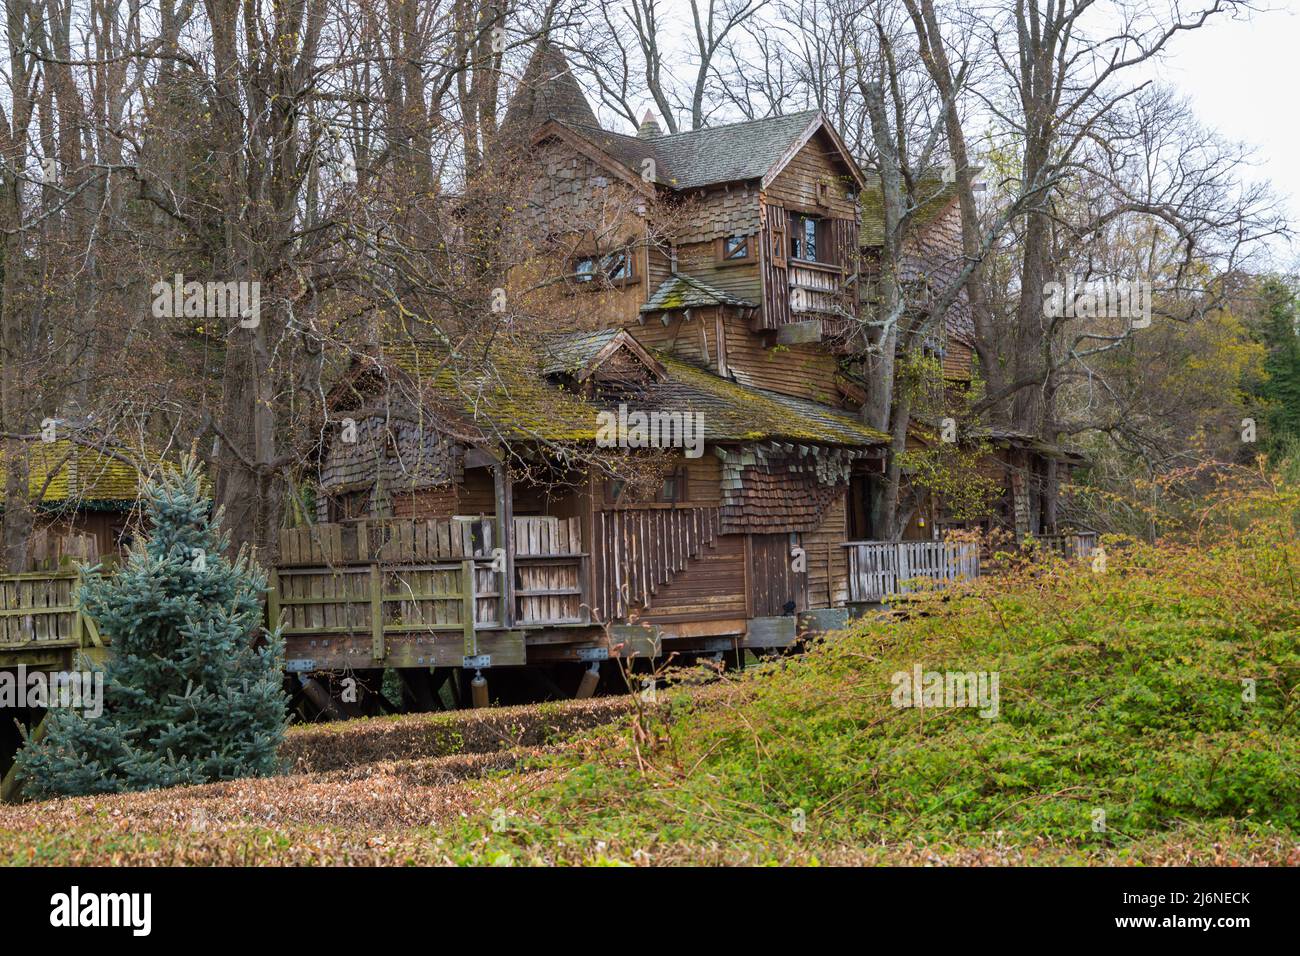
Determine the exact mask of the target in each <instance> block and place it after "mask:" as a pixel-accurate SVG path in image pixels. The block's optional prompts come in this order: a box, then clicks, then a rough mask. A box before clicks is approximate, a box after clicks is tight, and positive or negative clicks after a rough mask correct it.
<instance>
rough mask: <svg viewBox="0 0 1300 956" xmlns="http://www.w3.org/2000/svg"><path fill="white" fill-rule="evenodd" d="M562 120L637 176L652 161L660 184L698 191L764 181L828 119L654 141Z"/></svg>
mask: <svg viewBox="0 0 1300 956" xmlns="http://www.w3.org/2000/svg"><path fill="white" fill-rule="evenodd" d="M562 122H564V124H565V126H566V127H567V128H569V129H571V130H572V131H573V132H575V133H577V134H578V135H580V136H582V137H583V138H584V139H586V140H587V141H588V142H590V143H591V144H593V145H594V146H597V147H599V148H600V149H602V150H604V151H605V152H606V153H608V154H609V155H610V156H611V157H612V158H613V159H615V160H617V161H618V162H619V163H621V164H623V165H624V166H626V167H628V168H629V169H631V170H632V171H634V172H635V173H637V174H638V175H640V174H641V173H642V170H643V165H642V164H643V163H644V161H645V160H646V159H653V160H654V161H655V168H654V172H655V181H656V182H658V183H660V184H661V185H665V186H671V187H673V188H675V189H698V188H700V187H702V186H711V185H714V184H717V183H731V182H743V181H746V180H751V179H762V178H763V177H764V176H766V175H768V174H769V173H771V172H772V170H773V169H775V168H777V166H778V165H779V164H780V162H781V160H782V159H785V158H786V157H787V156H789V155H791V153H792V150H793V148H794V147H795V146H796V145H797V144H798V143H799V142H800V141H801V140H802V139H804V138H805V137H807V136H808V135H810V130H811V129H812V128H813V126H814V125H815V124H819V123H821V122H823V118H822V115H821V113H820V112H819V111H817V110H804V111H803V112H800V113H787V114H786V115H784V116H769V117H766V118H764V119H756V120H747V121H746V122H743V123H729V124H727V125H726V126H711V127H707V128H705V129H696V130H689V131H687V132H684V133H673V134H670V135H667V136H649V137H643V136H627V135H625V134H623V133H614V132H611V131H609V130H605V129H601V128H600V127H599V125H597V124H596V123H595V122H591V123H575V122H568V121H563V120H562ZM827 128H828V129H829V127H827ZM855 172H856V170H855Z"/></svg>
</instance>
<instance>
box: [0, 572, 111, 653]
mask: <svg viewBox="0 0 1300 956" xmlns="http://www.w3.org/2000/svg"><path fill="white" fill-rule="evenodd" d="M79 584H80V576H79V574H78V573H77V572H76V571H33V572H28V573H26V574H6V575H3V576H0V667H11V666H17V665H18V664H28V665H33V666H61V665H66V664H69V663H70V662H71V657H72V652H74V651H78V650H83V649H90V648H102V647H103V646H104V640H103V639H102V638H101V637H100V635H99V630H98V628H97V627H96V626H95V622H94V621H93V620H92V619H91V618H90V617H89V616H87V615H86V614H84V613H83V612H82V611H81V609H80V608H79V607H78V606H77V599H76V591H77V587H78V586H79Z"/></svg>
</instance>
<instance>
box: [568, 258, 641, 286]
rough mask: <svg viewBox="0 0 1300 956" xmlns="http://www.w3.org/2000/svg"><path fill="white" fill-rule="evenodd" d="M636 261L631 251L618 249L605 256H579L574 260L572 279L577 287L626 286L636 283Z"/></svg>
mask: <svg viewBox="0 0 1300 956" xmlns="http://www.w3.org/2000/svg"><path fill="white" fill-rule="evenodd" d="M635 262H636V259H635V258H634V257H633V255H632V250H631V249H617V250H615V251H614V252H610V253H606V254H605V255H603V256H595V255H592V256H579V257H578V258H577V259H574V260H573V264H572V266H571V268H570V272H571V277H572V280H573V282H574V283H575V284H577V285H590V284H596V283H597V281H598V280H599V281H600V283H601V284H610V285H625V284H626V283H628V282H634V281H636V267H635Z"/></svg>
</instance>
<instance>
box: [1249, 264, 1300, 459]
mask: <svg viewBox="0 0 1300 956" xmlns="http://www.w3.org/2000/svg"><path fill="white" fill-rule="evenodd" d="M1261 295H1262V297H1263V300H1264V309H1263V312H1264V314H1263V317H1262V321H1261V322H1260V325H1259V336H1260V339H1261V340H1262V342H1263V344H1264V346H1265V347H1266V348H1267V349H1268V355H1267V357H1266V358H1265V360H1264V371H1265V373H1266V374H1267V376H1268V378H1267V379H1266V380H1265V381H1264V382H1263V383H1262V384H1261V385H1260V387H1259V395H1260V397H1261V398H1263V399H1264V401H1265V403H1266V407H1267V411H1266V412H1265V419H1264V422H1265V427H1264V428H1263V434H1262V435H1261V436H1260V437H1261V438H1262V439H1263V441H1262V444H1263V445H1264V450H1265V451H1267V452H1269V453H1270V454H1274V455H1276V454H1283V453H1287V452H1290V451H1293V450H1294V449H1296V448H1297V447H1300V327H1298V326H1297V317H1296V294H1295V292H1294V291H1293V290H1291V289H1290V288H1288V287H1287V286H1286V284H1285V283H1283V282H1281V281H1280V280H1278V279H1277V278H1274V277H1270V278H1268V279H1266V280H1265V281H1264V283H1263V286H1262V288H1261Z"/></svg>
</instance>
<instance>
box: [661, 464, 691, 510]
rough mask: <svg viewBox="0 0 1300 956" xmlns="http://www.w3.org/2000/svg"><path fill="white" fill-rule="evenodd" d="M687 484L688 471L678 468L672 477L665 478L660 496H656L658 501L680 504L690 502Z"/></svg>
mask: <svg viewBox="0 0 1300 956" xmlns="http://www.w3.org/2000/svg"><path fill="white" fill-rule="evenodd" d="M686 491H687V484H686V469H685V468H678V469H677V470H676V471H674V472H673V473H672V474H671V475H668V476H667V477H665V478H664V483H663V487H662V488H660V489H659V494H658V495H656V496H655V500H656V501H663V502H674V503H675V502H678V501H687V500H689V498H688V496H687V494H686Z"/></svg>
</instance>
